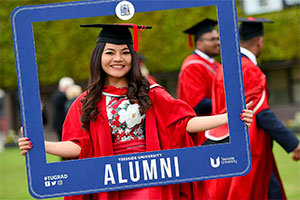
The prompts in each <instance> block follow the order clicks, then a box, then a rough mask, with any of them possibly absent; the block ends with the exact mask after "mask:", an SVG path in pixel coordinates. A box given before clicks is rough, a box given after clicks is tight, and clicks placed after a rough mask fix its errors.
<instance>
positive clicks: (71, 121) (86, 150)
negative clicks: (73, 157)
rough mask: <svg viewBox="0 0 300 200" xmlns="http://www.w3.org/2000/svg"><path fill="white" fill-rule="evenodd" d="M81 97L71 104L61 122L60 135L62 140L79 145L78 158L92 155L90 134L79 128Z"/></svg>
mask: <svg viewBox="0 0 300 200" xmlns="http://www.w3.org/2000/svg"><path fill="white" fill-rule="evenodd" d="M81 97H82V96H81ZM81 97H79V98H77V99H76V100H75V101H74V103H73V104H72V105H71V107H70V109H69V111H68V114H67V116H66V119H65V122H64V124H63V135H62V141H72V142H74V143H76V144H78V145H79V146H80V147H81V153H80V156H79V158H80V159H81V158H90V157H92V152H93V149H92V146H93V145H92V142H91V137H90V134H89V132H87V131H84V130H83V129H82V128H81V125H82V123H81V121H80V117H81V106H82V104H81V102H80V99H81Z"/></svg>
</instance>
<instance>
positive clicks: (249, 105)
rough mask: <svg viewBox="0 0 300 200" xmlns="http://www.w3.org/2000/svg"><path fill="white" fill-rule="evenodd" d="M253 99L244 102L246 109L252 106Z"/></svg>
mask: <svg viewBox="0 0 300 200" xmlns="http://www.w3.org/2000/svg"><path fill="white" fill-rule="evenodd" d="M252 104H253V101H250V102H249V103H247V104H246V109H250V107H251V106H252Z"/></svg>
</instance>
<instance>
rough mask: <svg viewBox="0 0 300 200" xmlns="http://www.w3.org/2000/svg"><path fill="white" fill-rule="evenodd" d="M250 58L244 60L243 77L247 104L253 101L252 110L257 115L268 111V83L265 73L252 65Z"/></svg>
mask: <svg viewBox="0 0 300 200" xmlns="http://www.w3.org/2000/svg"><path fill="white" fill-rule="evenodd" d="M247 59H248V58H243V59H242V62H243V76H244V87H245V97H246V102H247V103H249V102H250V101H253V106H252V109H253V111H254V113H255V114H257V113H258V112H259V111H261V110H264V109H268V108H269V105H268V97H267V83H266V78H265V75H264V74H263V72H262V71H261V70H260V69H259V67H257V66H255V65H254V64H252V63H251V62H250V61H249V60H247Z"/></svg>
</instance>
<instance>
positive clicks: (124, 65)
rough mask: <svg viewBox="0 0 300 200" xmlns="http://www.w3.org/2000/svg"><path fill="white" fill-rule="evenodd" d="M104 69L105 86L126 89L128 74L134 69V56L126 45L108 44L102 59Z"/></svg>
mask: <svg viewBox="0 0 300 200" xmlns="http://www.w3.org/2000/svg"><path fill="white" fill-rule="evenodd" d="M101 65H102V69H103V70H104V72H105V73H106V75H107V76H106V79H105V84H106V85H108V86H115V87H124V86H127V84H128V82H127V79H126V74H127V73H128V72H129V71H130V69H131V67H132V56H131V53H130V49H129V48H128V46H127V45H126V44H122V45H116V44H111V43H106V45H105V47H104V50H103V54H102V57H101Z"/></svg>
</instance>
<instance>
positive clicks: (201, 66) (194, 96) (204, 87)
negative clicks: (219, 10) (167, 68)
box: [177, 19, 220, 145]
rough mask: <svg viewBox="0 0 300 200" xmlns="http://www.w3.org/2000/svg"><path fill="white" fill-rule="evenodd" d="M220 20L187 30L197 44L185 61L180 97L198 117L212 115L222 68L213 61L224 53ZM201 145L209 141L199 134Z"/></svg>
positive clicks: (198, 141) (181, 77)
mask: <svg viewBox="0 0 300 200" xmlns="http://www.w3.org/2000/svg"><path fill="white" fill-rule="evenodd" d="M217 23H218V22H217V21H215V20H211V19H204V20H202V21H200V22H199V23H197V24H195V25H194V26H192V27H191V28H189V29H187V30H185V31H184V33H187V34H189V42H190V45H191V47H192V46H193V45H192V43H193V42H192V39H191V38H192V35H193V36H194V41H195V50H194V52H193V54H192V55H189V56H188V57H187V58H186V59H185V60H184V62H183V64H182V66H181V70H180V73H179V76H178V86H177V96H178V98H179V99H181V100H183V101H185V102H187V103H188V104H189V105H190V106H191V107H192V108H193V109H194V111H195V112H196V114H197V115H198V116H203V115H210V113H211V88H212V81H213V78H214V76H215V74H216V70H217V68H218V66H219V65H220V64H219V63H218V62H217V61H215V60H214V59H213V57H214V56H217V55H219V54H220V41H219V34H218V32H217V31H216V30H215V29H214V26H215V25H217ZM194 139H195V141H196V142H197V144H198V145H201V144H202V143H203V142H204V141H205V140H206V138H205V137H204V133H199V134H198V135H197V138H194Z"/></svg>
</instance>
